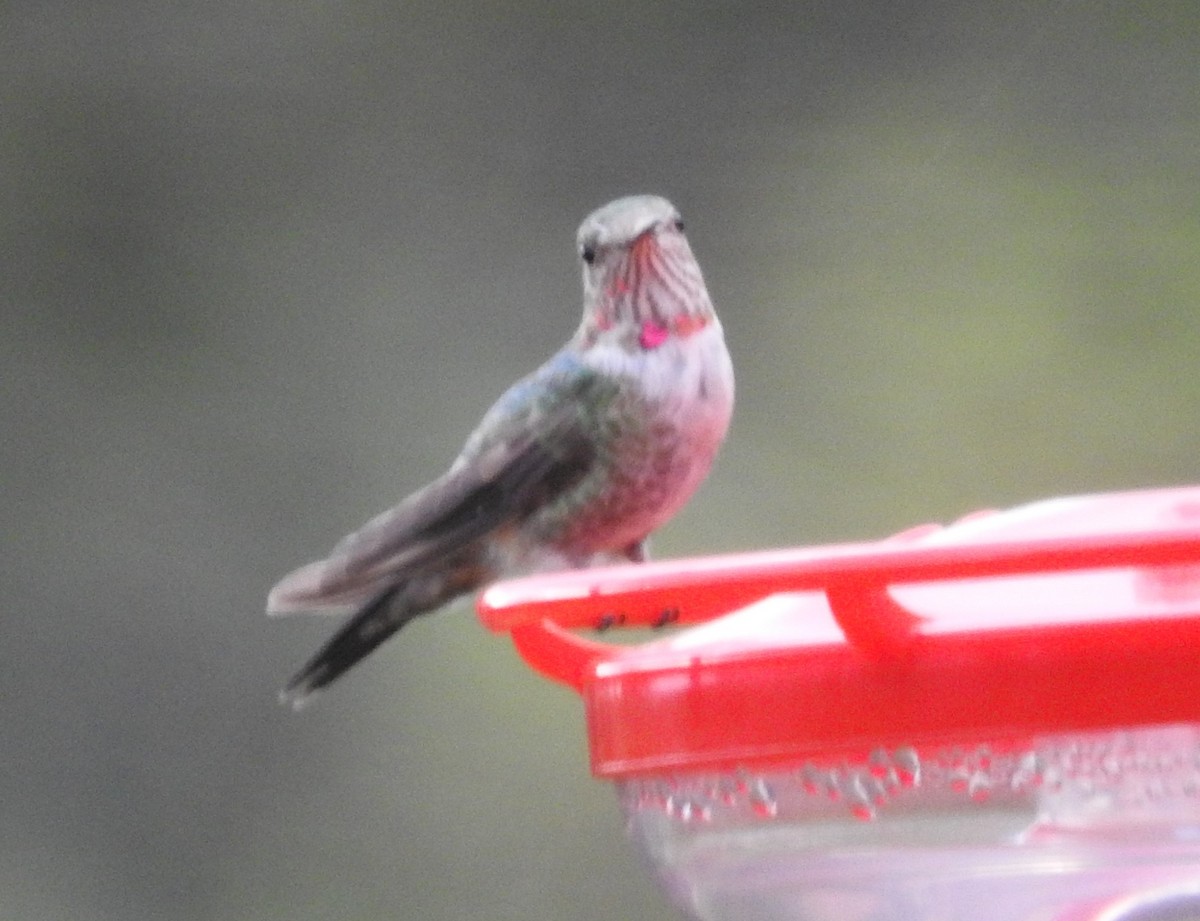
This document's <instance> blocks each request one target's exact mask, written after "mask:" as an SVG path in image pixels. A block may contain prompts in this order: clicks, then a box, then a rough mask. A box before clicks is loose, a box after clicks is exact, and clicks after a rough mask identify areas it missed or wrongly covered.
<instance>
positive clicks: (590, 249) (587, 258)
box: [579, 243, 596, 265]
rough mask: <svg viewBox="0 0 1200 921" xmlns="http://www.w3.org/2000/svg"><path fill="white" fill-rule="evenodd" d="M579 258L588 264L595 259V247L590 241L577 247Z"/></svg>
mask: <svg viewBox="0 0 1200 921" xmlns="http://www.w3.org/2000/svg"><path fill="white" fill-rule="evenodd" d="M579 258H580V259H582V260H583V261H584V262H586V263H587V264H588V265H591V264H592V263H593V262H595V261H596V247H594V246H593V245H592V244H590V243H584V244H583V246H581V247H579Z"/></svg>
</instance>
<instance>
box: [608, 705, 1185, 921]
mask: <svg viewBox="0 0 1200 921" xmlns="http://www.w3.org/2000/svg"><path fill="white" fill-rule="evenodd" d="M618 789H619V792H620V798H621V802H622V806H623V808H624V811H625V813H626V815H627V817H628V820H629V825H630V830H631V833H632V835H633V837H634V839H635V841H637V843H638V844H639V846H640V847H641V849H642V851H643V852H644V853H645V855H646V857H647V859H648V862H649V863H650V864H651V866H652V867H653V869H654V871H655V872H656V873H657V874H658V876H659V878H660V879H661V881H662V884H663V887H664V889H665V890H666V891H667V892H668V893H669V894H670V895H671V897H672V899H673V901H674V902H675V903H676V904H677V905H678V907H679V908H681V909H682V910H683V911H684V912H686V913H687V914H688V915H689V916H690V917H693V918H697V919H703V921H733V919H746V918H755V919H779V921H785V919H786V921H920V919H929V921H1185V919H1191V921H1197V919H1200V728H1198V727H1196V726H1169V727H1155V728H1147V729H1139V730H1133V731H1118V732H1097V733H1089V734H1075V735H1059V736H1054V737H1049V738H1045V739H1041V740H1038V741H1036V742H1033V743H1028V744H989V745H978V746H974V747H971V746H962V745H958V746H948V747H945V748H940V749H936V748H931V749H921V750H917V749H913V748H896V749H890V750H884V749H877V750H875V751H873V752H867V753H863V754H862V755H861V757H845V758H840V759H834V760H828V761H820V762H818V761H813V762H807V763H804V764H800V765H796V766H794V767H787V768H780V769H775V770H770V771H766V772H759V773H748V772H745V771H736V772H732V773H722V774H690V775H681V776H678V777H671V778H666V777H663V776H656V777H648V778H640V779H631V780H624V781H621V782H619V784H618ZM1131 894H1136V895H1131Z"/></svg>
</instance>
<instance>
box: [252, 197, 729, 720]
mask: <svg viewBox="0 0 1200 921" xmlns="http://www.w3.org/2000/svg"><path fill="white" fill-rule="evenodd" d="M576 243H577V246H578V254H579V259H580V261H581V263H582V272H583V318H582V320H581V322H580V324H579V328H578V329H577V330H576V332H575V334H574V336H572V338H571V339H570V340H569V341H568V342H567V344H566V345H565V346H563V348H562V349H560V350H559V351H558V352H557V353H556V354H555V355H554V356H553V357H551V358H550V359H549V360H548V361H547V362H546V363H545V364H543V365H542V366H541V367H540V368H538V369H537V370H536V371H534V372H533V373H532V374H530V375H529V376H528V377H525V378H523V379H521V380H519V381H518V382H517V383H516V384H514V385H513V386H512V387H510V388H509V389H508V390H507V391H506V392H505V393H504V394H503V395H502V396H501V397H500V398H499V400H497V401H496V403H495V404H494V405H493V406H492V407H491V409H490V410H488V412H487V413H486V414H485V415H484V417H483V419H482V421H481V422H480V423H479V425H478V427H477V428H476V429H475V431H474V432H472V433H471V435H470V436H469V437H468V438H467V441H466V444H465V445H464V446H463V449H462V451H461V452H460V453H459V455H458V457H457V458H456V459H455V460H454V462H453V463H452V464H451V465H450V468H449V469H448V470H447V471H446V472H445V473H443V474H442V475H441V476H439V477H438V478H437V479H435V480H433V481H432V482H430V483H429V484H428V485H426V486H424V487H423V488H421V489H418V490H417V491H416V492H415V493H413V494H412V495H410V496H409V497H408V498H406V499H404V500H403V501H402V502H400V504H399V505H396V506H395V507H393V508H391V509H389V510H387V511H385V512H383V513H382V514H380V515H378V516H377V517H375V518H373V519H372V520H371V521H369V522H367V524H365V525H364V526H363V527H362V528H361V529H359V530H358V531H355V532H354V533H352V534H350V535H349V536H347V537H345V538H343V539H342V540H341V541H340V542H339V543H338V544H337V545H336V546H335V547H334V548H333V550H332V551H331V552H330V554H329V556H327V557H326V558H325V559H323V560H318V561H317V562H314V563H309V564H308V565H306V566H302V567H300V568H299V569H297V570H295V571H294V572H292V573H290V574H289V575H287V576H284V578H283V579H282V580H281V581H280V582H279V583H278V584H277V585H276V586H275V587H274V588H273V589H272V590H271V592H270V595H269V596H268V599H267V612H268V613H269V614H273V615H274V614H290V613H295V612H300V611H318V612H319V611H336V612H342V613H348V615H349V616H348V618H347V619H346V621H345V622H344V623H343V624H342V626H341V628H340V629H339V630H338V631H337V632H336V633H335V634H334V635H333V637H332V638H331V639H330V640H329V641H328V642H327V643H326V644H325V645H324V646H322V647H321V648H320V649H319V650H318V651H317V653H316V654H315V655H314V656H313V657H312V658H311V659H310V660H309V661H308V663H307V664H305V665H304V666H303V668H301V669H300V670H299V671H298V672H297V673H296V674H295V676H293V677H292V679H291V680H290V681H289V682H288V683H287V685H286V687H285V688H284V689H283V691H282V692H281V694H280V697H281V699H282V700H283V701H284V702H285V703H290V704H292V705H293V706H294V707H297V708H298V707H299V706H300V705H301V704H302V703H304V702H305V700H306V699H307V698H308V697H309V696H310V695H311V694H312V693H313V692H314V691H317V690H319V689H321V688H323V687H325V686H326V685H328V684H329V683H330V682H332V681H334V680H335V679H337V678H338V677H340V676H341V675H342V674H343V673H345V672H346V671H347V670H348V669H349V668H351V667H352V666H353V665H355V664H356V663H358V662H359V661H360V660H361V659H362V658H363V657H365V656H366V655H367V654H368V653H370V652H371V651H373V650H374V649H376V648H377V647H378V646H379V645H380V644H381V643H383V642H384V641H385V640H386V639H388V638H389V637H390V636H391V635H392V634H394V633H395V632H396V631H397V630H399V629H400V628H401V627H403V626H404V625H405V624H407V623H408V622H409V621H410V620H412V619H413V618H414V617H416V616H418V615H420V614H424V613H426V612H429V611H433V610H435V609H437V608H440V607H442V606H443V605H446V604H448V603H449V602H450V601H452V600H454V599H456V598H458V597H459V596H461V595H464V594H467V593H470V592H474V591H476V590H477V589H480V588H482V587H484V586H486V585H488V584H489V583H491V582H493V581H496V580H497V579H500V578H504V577H510V576H518V575H529V574H532V573H538V572H548V571H554V570H562V569H572V568H583V567H589V566H597V565H608V564H615V563H622V562H641V561H642V560H644V559H646V555H647V551H646V542H647V538H648V537H649V535H650V534H651V532H653V531H655V530H656V529H657V528H658V527H659V526H661V525H662V524H664V523H665V522H666V521H667V520H668V519H670V518H671V517H672V516H673V515H675V513H676V512H678V511H679V510H680V509H681V508H682V507H683V505H684V504H685V503H686V502H687V501H688V499H690V498H691V496H692V494H693V493H694V492H695V490H696V488H697V487H698V486H699V485H700V483H701V481H702V480H703V479H704V478H705V477H706V476H707V474H708V472H709V469H710V467H711V466H712V463H713V459H714V458H715V457H716V454H717V450H718V448H719V447H720V445H721V442H722V441H723V440H724V438H725V433H726V431H727V429H728V427H729V420H730V416H731V414H732V411H733V391H734V384H733V366H732V364H731V362H730V359H729V353H728V351H727V350H726V347H725V339H724V333H723V332H722V329H721V323H720V321H719V320H718V319H717V314H716V311H715V310H714V308H713V304H712V301H711V300H710V298H709V294H708V289H707V288H706V286H705V284H704V278H703V276H702V275H701V272H700V266H699V265H698V264H697V262H696V259H695V257H694V256H693V255H692V250H691V247H690V246H689V244H688V240H687V237H686V236H684V225H683V219H682V218H681V217H680V216H679V212H678V211H677V210H676V209H675V207H674V206H673V205H672V204H671V203H670V202H668V201H667V200H666V199H664V198H660V197H658V196H654V195H636V196H630V197H626V198H619V199H617V200H616V201H613V202H610V203H609V204H607V205H605V206H603V207H602V208H599V209H597V210H596V211H594V212H593V213H592V214H590V215H589V216H588V217H587V218H586V219H585V220H584V221H583V223H582V224H581V225H580V227H579V231H578V234H577V236H576Z"/></svg>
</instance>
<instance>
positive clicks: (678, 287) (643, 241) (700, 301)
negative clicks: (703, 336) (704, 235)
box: [580, 233, 715, 351]
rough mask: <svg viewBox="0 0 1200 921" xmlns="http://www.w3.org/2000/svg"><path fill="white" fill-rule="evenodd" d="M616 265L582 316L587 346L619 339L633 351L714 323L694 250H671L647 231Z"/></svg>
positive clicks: (677, 337) (650, 347) (687, 334)
mask: <svg viewBox="0 0 1200 921" xmlns="http://www.w3.org/2000/svg"><path fill="white" fill-rule="evenodd" d="M684 246H685V247H686V244H684ZM614 268H615V271H613V272H612V274H611V275H610V276H609V277H608V278H607V279H606V280H605V281H604V283H603V284H602V285H601V286H600V288H599V290H598V291H597V295H598V296H597V299H596V303H595V307H594V309H593V310H591V311H589V312H588V314H587V315H585V317H584V323H583V328H582V329H581V330H580V334H581V336H582V339H583V341H584V343H585V345H591V344H593V343H595V342H596V341H597V340H599V339H600V338H601V337H603V338H606V339H610V340H612V339H616V340H617V341H618V342H619V343H620V344H621V345H622V346H623V347H625V348H626V349H628V350H629V351H633V350H641V351H651V350H653V349H657V348H659V347H660V346H662V345H664V344H665V343H667V342H669V341H670V340H672V339H686V338H688V337H689V336H693V335H695V334H696V333H698V332H700V331H701V330H703V329H705V328H706V327H707V326H709V325H710V324H711V323H712V322H713V319H714V316H715V314H714V311H713V308H712V302H711V301H710V300H709V298H708V291H707V289H706V288H705V285H704V280H703V278H702V276H701V275H700V270H699V267H698V266H696V264H695V262H694V260H693V259H692V258H691V254H690V252H686V251H685V253H678V252H672V247H671V246H670V244H667V245H665V246H664V245H662V243H660V241H659V240H658V239H656V238H655V236H654V234H649V233H648V234H644V235H643V236H641V237H639V238H638V239H637V240H635V241H634V243H633V245H632V246H631V247H630V249H629V252H628V256H627V257H626V258H625V259H624V260H622V261H621V262H620V263H618V264H617V265H616V266H615V267H614Z"/></svg>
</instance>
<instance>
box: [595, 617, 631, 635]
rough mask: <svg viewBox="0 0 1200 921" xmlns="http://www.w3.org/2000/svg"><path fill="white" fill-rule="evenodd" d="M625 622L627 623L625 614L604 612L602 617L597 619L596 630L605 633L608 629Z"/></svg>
mask: <svg viewBox="0 0 1200 921" xmlns="http://www.w3.org/2000/svg"><path fill="white" fill-rule="evenodd" d="M623 623H625V615H624V614H602V615H601V616H600V619H599V620H598V621H596V632H597V633H604V632H605V631H606V630H611V629H612V628H613V627H619V626H621V625H622V624H623Z"/></svg>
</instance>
